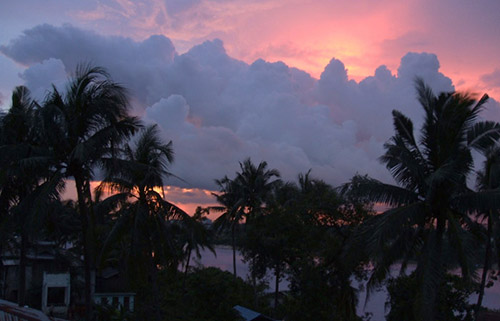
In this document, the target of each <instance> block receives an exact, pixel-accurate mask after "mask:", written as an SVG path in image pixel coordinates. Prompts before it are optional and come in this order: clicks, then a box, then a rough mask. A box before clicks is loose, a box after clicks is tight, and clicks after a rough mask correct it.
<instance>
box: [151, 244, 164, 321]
mask: <svg viewBox="0 0 500 321" xmlns="http://www.w3.org/2000/svg"><path fill="white" fill-rule="evenodd" d="M149 255H151V251H150V252H149ZM150 261H151V265H150V274H151V277H150V280H151V292H152V294H153V302H152V303H153V313H154V318H155V320H156V321H161V311H160V291H159V290H158V269H157V267H156V264H155V262H154V258H153V257H152V256H151V258H150Z"/></svg>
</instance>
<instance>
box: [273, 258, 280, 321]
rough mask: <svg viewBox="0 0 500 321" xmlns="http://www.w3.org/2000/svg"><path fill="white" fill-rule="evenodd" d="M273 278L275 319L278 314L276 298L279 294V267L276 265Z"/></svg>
mask: <svg viewBox="0 0 500 321" xmlns="http://www.w3.org/2000/svg"><path fill="white" fill-rule="evenodd" d="M274 276H275V277H276V283H275V286H274V316H275V317H277V314H278V296H279V293H280V288H279V287H280V265H279V263H278V264H276V266H275V268H274Z"/></svg>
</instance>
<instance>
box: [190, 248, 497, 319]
mask: <svg viewBox="0 0 500 321" xmlns="http://www.w3.org/2000/svg"><path fill="white" fill-rule="evenodd" d="M215 251H216V253H217V256H214V254H213V253H212V252H210V251H208V250H205V251H201V259H199V260H198V259H197V258H196V257H195V256H194V255H193V257H192V262H193V265H201V266H205V267H217V268H219V269H221V270H224V271H229V272H233V250H232V248H231V247H230V246H217V247H215ZM411 269H412V267H411V266H410V267H409V268H408V270H410V271H411ZM398 273H399V267H398V266H394V267H392V268H391V275H393V276H396V275H397V274H398ZM478 273H481V271H478ZM236 274H237V275H238V276H239V277H241V278H243V279H247V278H248V275H249V270H248V265H246V264H245V263H244V262H243V257H242V255H241V254H240V253H239V252H238V251H237V252H236ZM266 279H267V281H268V282H269V285H270V288H269V289H268V291H270V292H272V291H274V280H275V278H274V276H273V275H272V274H269V275H268V276H267V278H266ZM288 285H289V282H288V281H287V280H281V281H280V289H287V288H288ZM353 285H354V286H359V287H361V288H362V290H361V291H359V296H358V298H359V304H358V307H357V311H358V315H364V314H365V312H370V313H373V316H372V321H384V320H385V317H384V315H385V302H386V300H387V291H386V289H385V288H384V287H382V288H381V289H380V290H379V291H377V292H375V293H373V294H371V295H370V299H369V300H368V302H366V305H365V297H366V292H365V291H364V290H363V286H362V284H357V283H355V282H353ZM476 301H477V295H472V296H471V302H474V303H475V302H476ZM483 306H484V307H487V308H490V309H500V282H496V283H495V284H494V285H493V286H492V287H490V288H487V289H486V290H485V295H484V299H483Z"/></svg>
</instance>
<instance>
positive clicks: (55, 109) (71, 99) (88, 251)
mask: <svg viewBox="0 0 500 321" xmlns="http://www.w3.org/2000/svg"><path fill="white" fill-rule="evenodd" d="M128 113H129V104H128V97H127V93H126V90H125V89H124V88H123V87H121V86H120V85H118V84H117V83H115V82H113V81H112V80H111V78H110V76H109V74H108V73H107V72H106V71H105V70H104V69H102V68H99V67H91V66H89V65H79V66H78V67H77V70H76V74H75V76H74V77H73V78H72V79H71V80H70V81H69V84H68V86H67V88H66V91H65V92H64V93H60V92H59V91H58V90H57V88H55V87H54V88H53V89H52V92H51V93H50V95H49V97H48V99H47V100H46V101H45V103H44V106H43V108H42V112H41V122H42V127H43V130H44V138H45V142H46V144H47V145H49V146H51V149H52V151H53V153H54V157H55V158H56V160H57V162H58V170H59V171H60V172H61V173H62V174H63V175H64V176H65V177H66V178H72V179H74V182H75V187H76V191H77V197H78V210H79V214H80V217H81V221H82V234H83V235H82V241H83V252H84V265H85V303H86V313H87V320H90V319H92V291H93V290H92V285H91V283H92V281H91V279H92V271H93V270H94V267H95V264H94V262H93V259H92V258H93V257H94V249H93V247H92V239H93V228H92V227H93V223H94V222H93V220H94V218H93V213H92V197H91V191H90V181H91V180H92V179H94V171H95V169H96V166H98V165H101V164H102V163H103V160H105V159H106V158H113V157H114V156H115V154H116V148H117V147H118V146H119V144H120V143H122V142H123V141H124V140H126V139H128V138H129V137H130V136H131V135H132V134H133V133H135V131H136V130H137V129H138V127H139V121H138V120H137V118H135V117H130V116H129V114H128Z"/></svg>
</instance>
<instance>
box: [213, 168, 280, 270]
mask: <svg viewBox="0 0 500 321" xmlns="http://www.w3.org/2000/svg"><path fill="white" fill-rule="evenodd" d="M240 170H241V172H237V173H236V177H235V178H234V180H231V179H229V178H228V177H227V176H225V177H224V178H222V179H221V180H216V181H215V182H216V184H217V185H219V188H220V194H214V196H215V197H216V199H217V202H219V203H220V204H221V205H222V207H213V208H212V209H214V210H217V211H222V212H223V214H222V215H221V216H219V217H218V218H217V219H216V220H215V226H216V228H218V229H222V228H225V227H227V225H229V226H230V228H231V238H232V248H233V274H234V277H236V241H235V234H236V227H237V226H238V224H239V223H240V222H241V221H242V220H243V219H245V220H246V222H248V221H249V220H251V219H252V218H253V217H255V216H256V215H259V214H262V212H263V207H262V206H263V205H264V204H265V203H266V200H267V199H268V197H269V195H270V194H271V192H272V190H273V188H274V186H275V185H276V184H278V182H279V179H275V178H279V176H280V174H279V172H278V170H276V169H271V170H268V169H267V162H265V161H263V162H261V163H260V164H259V165H258V166H257V167H256V166H255V165H254V164H253V163H252V161H251V160H250V158H247V159H246V160H244V161H243V163H241V162H240Z"/></svg>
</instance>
